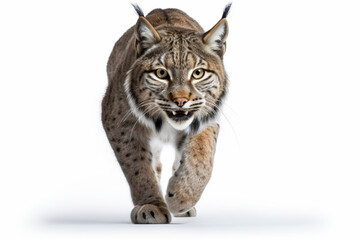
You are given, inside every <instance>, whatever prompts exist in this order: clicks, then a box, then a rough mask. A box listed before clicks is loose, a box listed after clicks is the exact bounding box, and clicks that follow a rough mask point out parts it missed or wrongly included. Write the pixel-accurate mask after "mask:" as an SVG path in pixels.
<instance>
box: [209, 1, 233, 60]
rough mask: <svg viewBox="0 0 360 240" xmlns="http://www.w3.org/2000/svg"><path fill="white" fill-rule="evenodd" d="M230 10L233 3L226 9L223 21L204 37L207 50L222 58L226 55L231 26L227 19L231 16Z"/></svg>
mask: <svg viewBox="0 0 360 240" xmlns="http://www.w3.org/2000/svg"><path fill="white" fill-rule="evenodd" d="M230 8H231V3H230V4H228V5H227V6H226V7H225V9H224V12H223V15H222V18H221V20H220V21H219V22H218V23H217V24H216V25H215V26H214V27H213V28H212V29H210V30H209V31H207V32H206V33H205V34H204V36H203V42H204V43H205V45H206V48H207V49H209V50H210V51H214V52H216V53H218V54H219V55H220V57H222V56H223V55H224V53H225V48H226V38H227V36H228V33H229V25H228V23H227V20H226V17H227V15H228V14H229V11H230Z"/></svg>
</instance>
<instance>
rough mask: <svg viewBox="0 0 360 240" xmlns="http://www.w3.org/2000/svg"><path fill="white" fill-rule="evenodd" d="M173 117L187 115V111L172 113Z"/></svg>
mask: <svg viewBox="0 0 360 240" xmlns="http://www.w3.org/2000/svg"><path fill="white" fill-rule="evenodd" d="M172 114H173V115H174V116H176V115H188V111H172Z"/></svg>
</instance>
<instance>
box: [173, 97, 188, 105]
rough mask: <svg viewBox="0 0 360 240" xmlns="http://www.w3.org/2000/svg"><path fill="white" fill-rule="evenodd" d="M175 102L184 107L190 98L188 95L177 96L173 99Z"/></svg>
mask: <svg viewBox="0 0 360 240" xmlns="http://www.w3.org/2000/svg"><path fill="white" fill-rule="evenodd" d="M173 102H174V103H176V105H177V106H178V107H182V106H184V104H185V103H187V102H188V99H187V98H186V97H176V98H174V99H173Z"/></svg>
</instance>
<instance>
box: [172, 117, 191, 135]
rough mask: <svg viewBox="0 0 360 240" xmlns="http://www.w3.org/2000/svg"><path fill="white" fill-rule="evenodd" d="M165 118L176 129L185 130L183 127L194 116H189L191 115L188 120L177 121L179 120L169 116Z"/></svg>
mask: <svg viewBox="0 0 360 240" xmlns="http://www.w3.org/2000/svg"><path fill="white" fill-rule="evenodd" d="M166 119H167V121H168V123H169V124H170V125H171V126H172V127H173V128H175V129H176V130H179V131H181V130H185V129H186V128H187V127H188V126H189V125H190V124H191V123H192V121H193V119H194V116H191V117H190V118H189V119H188V120H186V121H179V122H177V121H174V120H172V119H171V118H169V117H166Z"/></svg>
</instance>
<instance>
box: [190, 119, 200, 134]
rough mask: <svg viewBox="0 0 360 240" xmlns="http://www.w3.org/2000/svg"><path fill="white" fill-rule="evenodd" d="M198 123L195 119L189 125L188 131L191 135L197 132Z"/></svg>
mask: <svg viewBox="0 0 360 240" xmlns="http://www.w3.org/2000/svg"><path fill="white" fill-rule="evenodd" d="M199 127H200V122H199V120H198V119H197V118H195V119H194V121H193V122H192V123H191V124H190V130H191V132H192V133H196V132H197V131H198V130H199Z"/></svg>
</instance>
